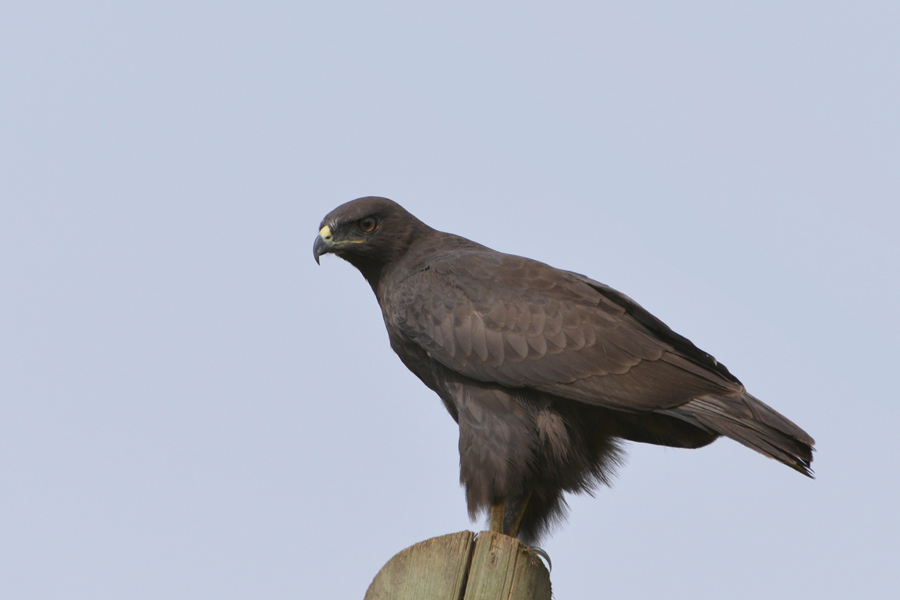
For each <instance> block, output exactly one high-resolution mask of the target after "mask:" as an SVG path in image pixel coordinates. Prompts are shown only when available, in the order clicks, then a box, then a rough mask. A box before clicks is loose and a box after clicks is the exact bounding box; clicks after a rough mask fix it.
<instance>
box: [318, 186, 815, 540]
mask: <svg viewBox="0 0 900 600" xmlns="http://www.w3.org/2000/svg"><path fill="white" fill-rule="evenodd" d="M313 252H314V255H315V258H316V261H317V262H318V260H319V257H320V256H321V255H322V254H325V253H334V254H337V255H338V256H340V257H341V258H344V259H345V260H347V261H348V262H350V263H351V264H353V265H354V266H355V267H357V268H358V269H359V270H360V272H362V274H363V276H364V277H365V278H366V280H367V281H368V282H369V284H370V285H371V286H372V290H373V291H374V292H375V296H376V298H377V299H378V303H379V305H380V306H381V311H382V315H383V316H384V322H385V326H386V327H387V331H388V336H389V338H390V342H391V347H392V348H393V349H394V351H395V352H396V353H397V354H398V355H399V356H400V359H401V360H402V361H403V363H404V364H405V365H406V366H407V367H408V368H409V369H410V370H411V371H412V372H413V373H415V374H416V376H417V377H419V379H421V380H422V381H423V382H424V383H425V385H427V386H428V387H429V388H431V389H432V390H434V391H435V392H436V393H437V394H438V396H440V398H441V400H443V402H444V405H445V406H446V407H447V410H448V411H449V412H450V414H451V415H452V416H453V418H454V419H455V420H456V421H457V423H458V424H459V453H460V481H461V482H462V484H463V485H464V486H465V488H466V498H467V501H468V508H469V512H470V514H472V515H473V516H474V515H475V514H476V513H477V512H479V511H480V510H488V509H490V511H491V527H492V529H496V530H500V531H503V532H505V533H508V534H512V535H516V534H518V535H519V537H520V538H522V539H523V540H525V541H534V540H535V539H536V538H537V537H538V536H539V535H541V533H543V532H544V531H545V530H546V528H547V526H548V524H550V523H551V522H552V521H553V519H554V518H557V517H559V516H560V515H561V512H562V510H563V508H564V500H563V496H562V494H563V492H582V491H590V490H591V489H592V488H593V487H594V486H595V485H596V484H597V483H609V480H610V477H611V475H612V471H613V469H614V467H615V466H616V464H617V463H618V462H619V459H620V456H621V449H620V444H619V440H631V441H635V442H645V443H650V444H659V445H664V446H673V447H678V448H699V447H701V446H705V445H707V444H709V443H710V442H712V441H713V440H715V439H716V438H718V437H719V436H722V435H724V436H726V437H730V438H732V439H734V440H737V441H738V442H740V443H742V444H744V445H746V446H748V447H750V448H753V449H754V450H756V451H758V452H760V453H761V454H764V455H765V456H768V457H770V458H774V459H776V460H778V461H780V462H782V463H784V464H786V465H788V466H790V467H792V468H794V469H796V470H798V471H800V472H801V473H804V474H806V475H811V470H810V463H811V462H812V450H813V448H812V446H813V443H814V442H813V439H812V438H811V437H810V436H809V435H808V434H807V433H806V432H804V431H803V430H802V429H800V428H799V427H797V426H796V425H794V424H793V423H792V422H790V421H789V420H787V419H786V418H784V417H783V416H781V415H780V414H778V413H777V412H775V411H774V410H772V409H771V408H769V407H768V406H766V405H765V404H763V403H762V402H760V401H759V400H757V399H756V398H754V397H753V396H751V395H750V394H749V393H747V391H746V390H745V389H744V386H743V385H742V384H741V382H740V381H738V379H737V378H736V377H734V376H733V375H732V374H731V373H730V372H729V371H728V369H726V368H725V366H724V365H722V364H721V363H718V362H716V360H715V359H714V358H713V357H712V356H710V355H709V354H707V353H705V352H703V351H702V350H700V349H699V348H697V347H696V346H694V344H692V343H691V342H690V341H689V340H688V339H686V338H684V337H682V336H680V335H678V334H677V333H675V332H674V331H672V330H671V329H669V327H667V326H666V325H665V324H664V323H663V322H662V321H660V320H659V319H657V318H656V317H654V316H653V315H651V314H650V313H648V312H647V311H646V310H644V309H643V308H641V307H640V306H639V305H638V304H637V303H635V302H634V301H633V300H631V299H630V298H628V297H627V296H625V295H624V294H621V293H619V292H617V291H615V290H613V289H612V288H610V287H608V286H606V285H603V284H602V283H598V282H596V281H593V280H591V279H589V278H587V277H585V276H583V275H579V274H577V273H571V272H568V271H562V270H559V269H555V268H553V267H550V266H548V265H546V264H543V263H540V262H537V261H534V260H530V259H527V258H523V257H520V256H513V255H510V254H503V253H500V252H496V251H494V250H491V249H490V248H486V247H485V246H482V245H480V244H477V243H475V242H472V241H469V240H467V239H465V238H462V237H459V236H456V235H452V234H448V233H443V232H440V231H436V230H434V229H432V228H431V227H429V226H427V225H425V224H424V223H422V222H421V221H419V220H418V219H416V218H415V217H414V216H412V215H411V214H409V213H408V212H407V211H406V210H404V209H403V208H402V207H401V206H400V205H398V204H396V203H395V202H392V201H390V200H388V199H386V198H375V197H369V198H360V199H358V200H353V201H352V202H348V203H346V204H344V205H342V206H339V207H338V208H336V209H335V210H333V211H332V212H331V213H329V214H328V216H326V217H325V219H324V220H323V221H322V224H321V229H320V234H319V237H318V238H316V242H315V246H314V249H313Z"/></svg>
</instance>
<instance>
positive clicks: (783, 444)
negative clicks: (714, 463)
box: [667, 392, 815, 477]
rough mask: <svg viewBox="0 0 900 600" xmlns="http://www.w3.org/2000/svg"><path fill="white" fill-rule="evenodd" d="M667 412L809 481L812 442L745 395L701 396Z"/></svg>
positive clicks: (753, 398) (758, 402) (776, 414)
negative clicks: (738, 443)
mask: <svg viewBox="0 0 900 600" xmlns="http://www.w3.org/2000/svg"><path fill="white" fill-rule="evenodd" d="M667 412H670V414H672V415H673V416H677V417H679V418H681V419H683V420H686V421H689V422H694V423H699V424H701V425H703V426H705V427H707V428H709V429H712V430H713V431H715V432H717V433H719V434H721V435H724V436H726V437H730V438H731V439H733V440H735V441H737V442H740V443H741V444H744V445H745V446H747V447H748V448H752V449H754V450H756V451H757V452H759V453H761V454H763V455H765V456H768V457H770V458H774V459H775V460H777V461H779V462H781V463H784V464H786V465H787V466H789V467H791V468H792V469H795V470H797V471H799V472H801V473H803V474H804V475H806V476H808V477H813V471H812V468H811V467H810V465H811V464H812V460H813V456H812V453H813V451H814V448H813V445H814V444H815V440H813V439H812V437H810V435H809V434H808V433H806V432H805V431H803V430H802V429H800V428H799V427H798V426H797V425H795V424H794V423H792V422H791V421H790V420H788V419H787V418H786V417H784V416H783V415H781V414H779V413H778V412H776V411H775V410H773V409H772V408H770V407H769V406H766V405H765V404H764V403H762V402H760V401H759V400H758V399H756V398H755V397H753V396H751V395H750V394H748V393H746V392H745V393H743V394H741V395H736V396H702V397H700V398H696V399H694V400H691V401H690V402H688V403H687V404H683V405H681V406H679V407H678V408H675V409H672V410H671V411H667Z"/></svg>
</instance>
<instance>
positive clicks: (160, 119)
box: [0, 1, 900, 600]
mask: <svg viewBox="0 0 900 600" xmlns="http://www.w3.org/2000/svg"><path fill="white" fill-rule="evenodd" d="M316 4H317V5H316V6H311V5H312V3H304V4H298V3H294V2H254V3H249V2H247V3H234V2H231V3H216V4H213V3H196V2H195V3H191V2H156V3H144V4H142V5H133V4H128V5H126V4H123V3H97V2H79V3H66V2H58V3H45V2H15V1H14V2H11V3H9V2H8V3H5V4H4V5H3V7H2V8H0V198H2V212H0V253H2V257H3V258H2V260H0V482H2V483H0V540H2V543H0V597H2V598H16V599H44V598H59V599H66V600H74V599H79V598H84V599H91V600H97V599H107V598H108V599H119V598H129V599H143V598H146V599H151V598H152V599H156V598H185V599H193V598H216V599H220V598H235V599H237V598H251V597H252V598H263V597H265V598H269V599H275V598H285V599H287V598H360V597H362V595H363V593H364V592H365V589H366V586H367V585H368V583H369V582H370V581H371V578H372V577H373V576H374V575H375V573H376V572H377V571H378V569H379V568H380V567H381V566H382V565H383V564H384V563H385V562H386V561H387V560H388V559H389V558H390V557H391V556H392V555H393V554H394V553H395V552H397V551H399V550H401V549H403V548H404V547H406V546H408V545H410V544H413V543H415V542H418V541H420V540H424V539H426V538H428V537H432V536H435V535H440V534H444V533H451V532H455V531H460V530H463V529H466V528H474V529H476V530H477V529H478V528H480V525H481V524H480V523H476V524H471V523H470V522H469V521H468V518H467V515H466V511H465V502H464V499H463V492H462V490H461V489H460V488H459V485H458V455H457V451H456V430H455V425H454V423H453V421H452V420H451V419H450V417H449V416H448V415H447V414H446V411H445V410H444V408H443V406H442V405H441V402H440V401H439V400H438V398H437V397H436V396H434V395H433V394H432V393H431V392H430V391H429V390H427V389H426V388H425V387H424V386H423V385H422V384H421V383H420V382H419V381H418V380H416V379H415V377H414V376H413V375H411V374H410V373H408V372H407V371H406V369H405V368H404V367H403V366H402V364H401V363H400V361H399V360H398V359H397V358H396V356H394V355H393V353H392V352H391V350H390V348H389V346H388V342H387V336H386V334H385V331H384V326H383V324H382V322H381V316H380V311H379V310H378V307H377V305H376V303H375V299H374V297H373V296H372V293H371V291H370V290H369V288H368V286H367V285H366V284H365V282H364V281H363V279H362V277H361V276H360V275H359V274H358V273H357V272H356V271H355V270H354V269H353V268H352V267H350V266H349V265H348V264H346V263H343V262H342V261H340V260H338V259H335V258H333V257H326V258H324V259H323V261H322V263H323V264H322V266H321V267H316V265H315V262H314V261H313V258H312V254H311V247H312V242H313V239H314V236H315V234H316V231H317V228H318V224H319V221H320V219H321V218H322V216H324V215H325V214H326V213H327V212H328V211H330V210H331V209H332V208H334V207H335V206H336V205H338V204H340V203H343V202H345V201H347V200H350V199H352V198H355V197H358V196H363V195H370V194H378V195H385V196H388V197H391V198H393V199H394V200H396V201H398V202H400V203H401V204H403V205H404V206H405V207H406V208H407V209H409V210H410V211H411V212H412V213H413V214H415V215H417V216H418V217H420V218H421V219H422V220H424V221H426V222H427V223H429V224H431V225H432V226H434V227H436V228H438V229H442V230H445V231H452V232H454V233H458V234H461V235H464V236H467V237H470V238H472V239H475V240H477V241H479V242H482V243H484V244H487V245H489V246H491V247H493V248H496V249H498V250H503V251H507V252H513V253H517V254H524V255H527V256H530V257H533V258H536V259H539V260H542V261H544V262H548V263H550V264H553V265H554V266H557V267H561V268H565V269H569V270H574V271H578V272H581V273H584V274H586V275H589V276H591V277H593V278H595V279H598V280H600V281H603V282H605V283H608V284H610V285H612V286H613V287H616V288H617V289H619V290H621V291H623V292H625V293H626V294H628V295H630V296H631V297H633V298H634V299H636V300H637V301H638V302H640V303H641V304H643V305H644V306H645V307H646V308H648V309H649V310H651V311H652V312H653V313H655V314H656V315H657V316H659V317H660V318H662V319H663V320H664V321H666V322H667V323H668V324H669V325H670V326H672V327H673V328H674V329H676V330H677V331H679V332H680V333H682V334H684V335H686V336H687V337H689V338H691V339H692V340H693V341H694V342H695V343H696V344H698V345H699V346H700V347H701V348H703V349H705V350H706V351H708V352H710V353H712V354H714V355H715V356H716V357H717V358H718V359H719V360H721V361H722V362H723V363H725V364H726V365H728V367H729V368H730V369H731V371H732V372H733V373H735V374H736V375H737V376H738V377H739V378H741V380H742V381H743V382H744V383H745V384H746V385H747V387H748V388H749V389H750V391H751V392H752V393H754V394H755V395H757V396H758V397H760V398H761V399H763V400H764V401H765V402H766V403H768V404H771V405H772V406H774V407H775V408H777V409H778V410H779V411H781V412H783V413H784V414H786V415H787V416H788V417H789V418H791V419H793V420H795V421H796V422H797V423H799V424H800V425H801V426H803V427H804V428H805V429H806V430H807V431H809V432H810V434H812V435H813V437H815V438H816V440H817V442H818V449H819V450H818V453H817V455H816V462H815V463H814V467H815V470H816V473H817V476H818V479H817V480H816V481H810V480H807V479H805V478H803V477H801V476H799V475H798V474H797V473H795V472H793V471H791V470H790V469H787V468H785V467H783V466H781V465H778V464H777V463H775V462H773V461H769V460H766V459H764V458H763V457H761V456H759V455H757V454H755V453H753V452H752V451H750V450H748V449H746V448H744V447H742V446H740V445H738V444H736V443H734V442H731V441H728V440H722V441H719V442H717V443H716V444H714V445H713V446H711V447H709V448H706V449H703V450H698V451H685V450H673V449H662V448H655V447H648V446H638V445H632V446H630V451H629V461H628V465H627V466H626V467H625V468H624V469H623V470H622V471H621V473H620V476H619V478H618V481H617V483H616V485H615V487H614V488H612V489H602V490H600V491H599V493H598V494H597V497H596V498H593V499H592V498H582V497H580V498H573V499H571V500H570V504H571V506H572V511H571V516H570V518H569V520H568V522H567V523H566V524H565V525H564V526H562V527H560V528H559V529H558V530H557V531H556V532H555V534H554V535H553V536H552V537H551V538H550V539H548V540H547V541H546V543H544V544H543V545H544V547H545V548H546V549H547V551H548V552H549V553H550V555H551V556H552V558H553V564H554V571H553V574H552V579H553V585H554V590H555V593H556V597H558V598H660V597H665V598H691V599H693V600H696V599H705V598H709V599H721V598H738V599H740V598H747V599H750V598H753V599H757V598H760V597H766V598H776V599H777V598H788V597H790V598H817V599H819V600H824V599H830V598H849V597H861V598H893V597H896V594H897V593H898V590H900V575H898V570H897V560H898V556H900V543H898V541H897V540H898V538H900V517H898V515H897V509H896V504H897V498H898V497H900V477H898V471H900V469H898V463H897V459H898V458H900V456H898V454H900V452H898V449H897V443H896V433H895V428H896V426H897V423H898V420H900V409H898V398H897V391H896V388H897V386H896V383H895V381H896V378H897V375H896V373H897V372H898V368H900V367H898V359H900V344H898V341H897V340H898V336H900V311H898V299H900V242H898V234H897V228H898V223H900V218H898V216H900V214H898V213H900V211H898V200H900V169H898V165H900V69H898V63H897V58H898V57H900V38H898V36H897V33H896V32H897V31H898V30H900V8H898V5H897V4H896V3H891V2H882V3H866V4H860V3H849V2H843V3H841V2H795V3H790V4H789V5H788V3H784V2H756V3H743V4H741V5H738V3H700V2H682V3H677V7H676V6H675V5H676V3H668V4H665V5H663V4H662V3H646V2H645V3H628V6H627V7H623V6H620V4H623V3H598V2H555V3H552V6H551V5H550V3H535V2H491V3H486V2H456V3H453V4H452V6H451V5H449V3H448V5H447V6H446V7H445V8H435V7H434V6H427V7H426V6H425V4H423V3H421V2H378V3H375V2H333V3H327V5H326V3H316ZM726 4H727V5H726Z"/></svg>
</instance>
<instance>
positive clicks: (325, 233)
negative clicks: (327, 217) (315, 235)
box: [319, 225, 331, 242]
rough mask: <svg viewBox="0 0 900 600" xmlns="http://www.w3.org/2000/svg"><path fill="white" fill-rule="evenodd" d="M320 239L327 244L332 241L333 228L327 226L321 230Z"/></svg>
mask: <svg viewBox="0 0 900 600" xmlns="http://www.w3.org/2000/svg"><path fill="white" fill-rule="evenodd" d="M319 237H320V238H322V239H323V240H325V241H326V242H330V241H331V227H329V226H328V225H326V226H325V227H323V228H322V229H320V230H319Z"/></svg>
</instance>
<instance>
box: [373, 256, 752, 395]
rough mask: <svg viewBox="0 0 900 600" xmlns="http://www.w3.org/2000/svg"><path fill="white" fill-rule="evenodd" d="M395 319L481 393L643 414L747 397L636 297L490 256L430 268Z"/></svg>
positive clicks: (398, 305) (395, 293)
mask: <svg viewBox="0 0 900 600" xmlns="http://www.w3.org/2000/svg"><path fill="white" fill-rule="evenodd" d="M389 307H390V308H389V310H386V311H385V317H386V319H390V321H391V324H390V325H389V327H390V326H391V325H392V326H394V327H395V328H396V330H397V331H398V332H400V333H401V334H402V335H403V336H405V337H406V338H407V339H408V340H409V341H412V342H413V343H415V344H417V345H419V346H420V347H421V348H423V349H424V350H426V351H427V352H428V353H429V355H430V356H432V357H433V358H434V359H435V360H437V361H439V362H440V363H442V364H443V365H444V366H446V367H448V368H450V369H453V370H455V371H457V372H459V373H461V374H463V375H465V376H467V377H471V378H473V379H477V380H480V381H485V382H495V383H499V384H502V385H506V386H510V387H530V388H535V389H538V390H541V391H545V392H548V393H551V394H554V395H557V396H561V397H565V398H570V399H572V400H578V401H581V402H586V403H590V404H596V405H601V406H607V407H611V408H617V409H626V410H636V411H646V410H656V409H660V408H673V407H676V406H680V405H682V404H685V403H686V402H689V401H690V400H692V399H694V398H697V397H700V396H703V395H707V394H735V393H741V392H742V391H743V386H742V385H741V384H740V382H739V381H738V380H737V379H736V378H734V376H732V375H731V374H730V373H729V372H728V370H727V369H725V367H724V366H722V365H720V364H719V363H717V362H716V361H715V359H714V358H712V357H711V356H709V355H708V354H706V353H705V352H703V351H701V350H699V349H698V348H697V347H696V346H694V345H693V344H692V343H691V342H690V341H689V340H687V339H686V338H683V337H682V336H680V335H678V334H676V333H675V332H673V331H672V330H671V329H669V328H668V327H667V326H666V325H665V324H664V323H662V322H661V321H659V320H658V319H656V317H653V315H651V314H650V313H649V312H647V311H646V310H644V309H643V308H642V307H640V306H639V305H638V304H637V303H635V302H634V301H633V300H631V299H630V298H628V297H627V296H625V295H623V294H620V293H619V292H616V291H615V290H613V289H612V288H609V287H608V286H605V285H603V284H601V283H598V282H596V281H593V280H591V279H588V278H586V277H584V276H582V275H578V274H575V273H570V272H567V271H561V270H558V269H554V268H552V267H550V266H548V265H545V264H543V263H540V262H537V261H533V260H530V259H527V258H523V257H518V256H513V255H508V254H501V253H498V252H494V251H492V250H488V249H486V248H483V247H479V248H476V249H468V250H454V251H450V252H444V253H439V254H436V255H434V256H432V257H430V259H429V260H428V264H427V265H425V266H424V268H422V269H420V270H418V271H417V272H415V273H414V274H413V275H411V276H409V277H407V278H406V279H404V280H403V281H402V282H400V283H399V284H398V285H396V286H394V287H393V288H392V290H391V296H390V298H389Z"/></svg>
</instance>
